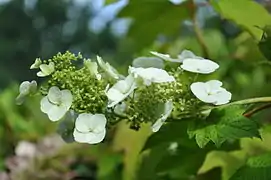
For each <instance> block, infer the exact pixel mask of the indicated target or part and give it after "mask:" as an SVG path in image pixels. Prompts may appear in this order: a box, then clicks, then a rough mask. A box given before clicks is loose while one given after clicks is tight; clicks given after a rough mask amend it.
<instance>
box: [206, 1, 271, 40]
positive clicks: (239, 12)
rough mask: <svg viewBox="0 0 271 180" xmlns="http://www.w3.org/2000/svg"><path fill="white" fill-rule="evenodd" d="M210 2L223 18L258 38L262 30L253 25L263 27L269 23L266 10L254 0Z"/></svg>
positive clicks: (269, 17)
mask: <svg viewBox="0 0 271 180" xmlns="http://www.w3.org/2000/svg"><path fill="white" fill-rule="evenodd" d="M211 4H212V5H213V6H214V8H215V9H216V10H217V12H218V13H220V14H221V15H222V16H223V17H224V18H226V19H229V20H232V21H234V22H235V23H236V24H238V25H240V26H241V27H243V28H244V29H245V30H247V31H248V32H249V33H250V34H252V35H253V36H254V37H255V38H256V39H258V40H260V39H261V36H262V32H261V30H260V29H259V28H257V27H255V26H259V27H265V26H266V25H269V24H271V16H270V14H269V13H268V11H267V10H266V9H265V8H264V7H263V6H261V5H260V4H258V3H256V2H255V1H252V0H219V1H216V0H211ZM248 12H250V13H248ZM259 17H260V18H259Z"/></svg>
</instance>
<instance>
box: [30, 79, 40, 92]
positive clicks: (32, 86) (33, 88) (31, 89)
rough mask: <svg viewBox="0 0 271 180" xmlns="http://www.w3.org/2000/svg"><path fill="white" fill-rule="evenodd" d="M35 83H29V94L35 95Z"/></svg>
mask: <svg viewBox="0 0 271 180" xmlns="http://www.w3.org/2000/svg"><path fill="white" fill-rule="evenodd" d="M37 86H38V85H37V82H36V81H31V83H30V89H29V90H30V93H35V92H36V91H37Z"/></svg>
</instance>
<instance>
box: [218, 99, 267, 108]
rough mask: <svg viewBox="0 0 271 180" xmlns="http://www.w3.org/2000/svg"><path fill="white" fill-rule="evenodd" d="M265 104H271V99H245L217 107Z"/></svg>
mask: <svg viewBox="0 0 271 180" xmlns="http://www.w3.org/2000/svg"><path fill="white" fill-rule="evenodd" d="M265 102H271V97H257V98H250V99H243V100H240V101H234V102H231V103H228V104H224V105H221V106H217V107H226V106H230V105H242V104H253V103H265Z"/></svg>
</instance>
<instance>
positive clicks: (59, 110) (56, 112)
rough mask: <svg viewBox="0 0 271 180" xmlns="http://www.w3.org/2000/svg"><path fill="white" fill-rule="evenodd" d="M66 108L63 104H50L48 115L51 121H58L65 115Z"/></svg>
mask: <svg viewBox="0 0 271 180" xmlns="http://www.w3.org/2000/svg"><path fill="white" fill-rule="evenodd" d="M67 112H68V110H67V109H66V108H65V107H63V106H57V105H52V107H51V108H50V110H49V111H48V113H47V114H48V117H49V119H50V120H51V121H58V120H60V119H61V118H63V117H64V116H65V114H66V113H67Z"/></svg>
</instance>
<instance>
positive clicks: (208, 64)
mask: <svg viewBox="0 0 271 180" xmlns="http://www.w3.org/2000/svg"><path fill="white" fill-rule="evenodd" d="M181 68H182V69H184V70H186V71H189V72H194V73H200V74H210V73H212V72H214V71H215V70H216V69H218V68H219V65H218V64H217V63H215V62H213V61H211V60H209V59H193V58H188V59H184V61H183V64H182V65H181Z"/></svg>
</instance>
